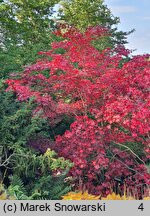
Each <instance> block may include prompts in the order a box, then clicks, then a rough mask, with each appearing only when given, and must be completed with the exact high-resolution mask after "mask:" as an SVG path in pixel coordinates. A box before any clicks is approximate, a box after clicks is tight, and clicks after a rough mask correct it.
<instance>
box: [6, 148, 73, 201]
mask: <svg viewBox="0 0 150 216" xmlns="http://www.w3.org/2000/svg"><path fill="white" fill-rule="evenodd" d="M21 157H22V163H21V159H20V161H19V164H18V166H17V167H15V168H14V175H13V176H12V177H11V178H10V180H11V182H10V186H9V187H8V191H9V194H10V195H11V196H14V197H15V198H16V199H19V200H20V199H29V200H32V199H60V197H61V196H62V195H64V194H65V193H66V192H68V191H70V190H71V186H69V185H68V183H67V182H65V178H66V175H67V173H68V171H69V168H71V167H72V166H73V164H72V163H70V162H69V161H68V160H64V158H59V157H57V154H56V153H55V152H54V151H51V150H50V149H48V150H47V151H46V153H45V154H44V155H39V156H38V155H37V154H35V153H34V152H33V151H31V150H28V151H27V152H26V155H20V158H21ZM24 159H25V160H24ZM25 166H26V172H24V171H25Z"/></svg>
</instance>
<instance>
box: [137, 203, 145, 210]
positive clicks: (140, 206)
mask: <svg viewBox="0 0 150 216" xmlns="http://www.w3.org/2000/svg"><path fill="white" fill-rule="evenodd" d="M138 209H139V210H141V211H143V210H144V206H143V203H141V204H140V205H139V207H138Z"/></svg>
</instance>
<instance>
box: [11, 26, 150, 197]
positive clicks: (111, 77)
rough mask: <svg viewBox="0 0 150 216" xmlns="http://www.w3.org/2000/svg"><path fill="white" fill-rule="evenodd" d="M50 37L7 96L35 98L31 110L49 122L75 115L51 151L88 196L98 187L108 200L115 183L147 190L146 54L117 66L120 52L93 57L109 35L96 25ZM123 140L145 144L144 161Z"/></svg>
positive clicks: (149, 99)
mask: <svg viewBox="0 0 150 216" xmlns="http://www.w3.org/2000/svg"><path fill="white" fill-rule="evenodd" d="M56 34H57V35H61V37H62V38H63V40H62V41H60V42H53V43H52V49H51V50H50V51H48V52H40V53H39V54H41V55H44V56H45V58H43V60H39V61H37V63H36V64H34V65H31V66H29V67H27V68H26V69H25V71H24V73H23V74H22V75H21V77H20V79H17V80H7V83H8V85H9V88H8V90H13V91H14V92H16V93H17V96H18V100H21V101H22V100H27V99H29V98H31V97H32V98H34V100H35V102H36V103H37V104H38V107H37V111H38V112H39V111H42V112H43V115H45V116H46V117H48V118H49V120H50V122H53V120H54V119H55V118H58V117H59V116H61V115H64V114H67V115H74V116H76V121H75V122H74V123H73V124H72V125H71V127H70V131H66V132H65V134H64V135H63V136H58V137H57V138H56V146H55V149H56V150H57V152H58V153H59V154H60V155H62V156H64V157H65V158H67V159H68V158H69V159H70V160H71V161H73V162H74V167H73V168H72V170H71V174H72V175H73V176H75V177H76V178H77V179H78V180H79V179H80V180H82V184H84V186H86V187H87V188H88V189H89V190H91V192H93V193H95V191H97V192H98V193H99V191H98V190H97V189H98V188H99V189H100V190H101V191H102V192H103V193H105V194H107V193H108V192H109V188H110V182H112V184H113V183H114V182H115V180H114V179H115V177H119V178H123V179H124V183H126V184H127V185H128V186H129V187H131V188H132V187H133V186H135V185H137V184H138V185H141V184H149V175H148V174H146V169H145V168H144V166H142V165H141V164H140V163H141V161H142V160H145V161H146V160H147V159H148V158H150V140H149V137H150V134H149V131H150V61H149V57H150V56H149V55H143V56H135V57H132V58H131V59H130V60H128V61H125V62H124V63H123V61H124V60H125V58H126V56H128V54H129V51H128V50H126V49H124V48H123V47H118V48H116V49H115V50H110V49H107V50H104V51H103V52H99V51H98V50H97V49H96V48H94V47H93V46H92V41H93V40H96V39H99V38H100V37H103V36H104V35H106V34H108V33H107V31H106V29H103V28H101V27H96V28H89V29H88V30H87V31H86V32H85V33H84V34H82V33H79V32H78V31H77V30H75V29H70V30H68V32H66V33H65V34H62V33H61V31H58V32H56ZM60 48H62V49H63V51H62V50H61V51H60V50H59V49H60ZM49 58H51V59H49ZM45 71H49V72H48V73H49V74H48V76H47V75H44V74H45ZM90 117H91V118H92V119H93V120H92V119H91V118H90ZM129 142H131V143H135V142H137V143H139V142H142V143H143V146H144V147H145V159H140V158H138V156H136V155H135V154H134V152H132V151H130V149H128V148H126V143H129ZM122 145H124V146H122ZM143 162H144V161H143Z"/></svg>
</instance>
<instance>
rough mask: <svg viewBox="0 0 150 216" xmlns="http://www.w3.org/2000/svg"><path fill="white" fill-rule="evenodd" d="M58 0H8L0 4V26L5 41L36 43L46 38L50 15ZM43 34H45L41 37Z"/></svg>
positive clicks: (48, 30)
mask: <svg viewBox="0 0 150 216" xmlns="http://www.w3.org/2000/svg"><path fill="white" fill-rule="evenodd" d="M56 3H58V0H52V1H49V0H42V1H41V0H9V1H5V2H2V3H1V4H0V13H1V15H2V16H1V17H2V19H1V22H0V27H1V30H2V36H3V40H2V42H3V45H4V44H5V43H12V42H13V43H14V42H15V43H16V44H26V43H28V44H29V43H37V42H39V40H46V39H48V37H49V36H48V35H49V32H50V26H51V24H50V16H51V15H52V13H53V6H54V5H55V4H56ZM43 36H45V37H44V38H43Z"/></svg>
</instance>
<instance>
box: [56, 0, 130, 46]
mask: <svg viewBox="0 0 150 216" xmlns="http://www.w3.org/2000/svg"><path fill="white" fill-rule="evenodd" d="M60 5H61V7H60V9H59V12H60V16H61V19H64V20H65V21H66V22H67V23H68V24H70V25H73V26H74V27H77V28H78V29H79V30H80V31H85V30H86V29H87V27H89V26H96V25H102V26H104V27H107V28H108V29H109V31H110V34H111V35H110V36H107V37H105V38H103V40H101V42H100V44H99V45H98V44H97V48H100V49H101V50H102V49H104V48H106V47H110V46H111V47H114V46H116V45H118V44H126V43H127V36H128V35H129V34H130V33H132V32H133V31H134V30H131V31H129V32H123V31H119V30H118V29H117V25H118V24H119V23H120V19H119V17H115V16H113V14H112V12H111V10H110V9H109V8H108V7H107V5H105V3H104V1H103V0H62V1H61V2H60Z"/></svg>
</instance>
